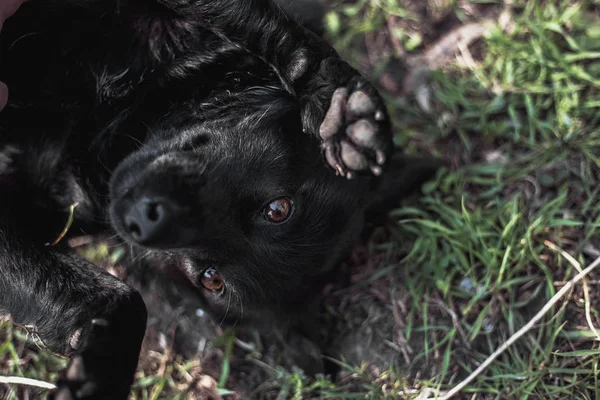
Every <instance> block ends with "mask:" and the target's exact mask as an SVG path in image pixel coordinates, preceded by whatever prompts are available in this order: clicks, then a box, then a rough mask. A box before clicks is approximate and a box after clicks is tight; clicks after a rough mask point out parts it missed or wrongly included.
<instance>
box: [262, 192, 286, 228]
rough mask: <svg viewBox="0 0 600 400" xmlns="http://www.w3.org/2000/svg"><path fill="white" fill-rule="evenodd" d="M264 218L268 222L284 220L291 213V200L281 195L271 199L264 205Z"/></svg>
mask: <svg viewBox="0 0 600 400" xmlns="http://www.w3.org/2000/svg"><path fill="white" fill-rule="evenodd" d="M264 212H265V218H266V219H267V220H268V221H270V222H275V223H280V222H284V221H285V220H286V219H288V217H289V216H290V214H291V213H292V200H290V199H288V198H287V197H281V198H279V199H277V200H273V201H272V202H271V203H270V204H269V205H268V206H266V207H265V210H264Z"/></svg>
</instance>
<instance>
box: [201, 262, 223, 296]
mask: <svg viewBox="0 0 600 400" xmlns="http://www.w3.org/2000/svg"><path fill="white" fill-rule="evenodd" d="M200 280H201V282H202V286H204V287H205V288H206V289H208V290H212V291H215V290H219V289H221V288H222V287H223V285H224V284H225V283H224V282H223V278H221V275H219V273H218V272H217V270H216V269H214V268H212V267H211V268H208V269H207V270H206V271H204V272H203V273H202V278H200Z"/></svg>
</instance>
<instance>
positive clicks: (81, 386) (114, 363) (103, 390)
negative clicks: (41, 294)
mask: <svg viewBox="0 0 600 400" xmlns="http://www.w3.org/2000/svg"><path fill="white" fill-rule="evenodd" d="M100 321H103V320H100ZM102 329H103V326H102V325H101V324H97V323H93V324H92V335H91V336H92V338H96V337H98V336H100V335H98V334H97V332H98V331H102ZM92 343H93V345H92V346H90V347H88V348H87V349H85V350H84V351H82V352H81V353H79V354H77V355H75V356H73V358H71V360H70V361H69V363H68V365H67V367H66V368H65V369H64V370H63V371H62V372H61V375H60V377H59V379H58V381H57V382H56V389H55V390H54V391H53V392H52V393H51V394H50V396H49V397H48V399H49V400H101V399H102V400H106V399H111V400H126V399H127V398H128V396H129V390H130V386H131V379H128V378H129V377H130V374H128V371H127V370H126V369H125V368H123V361H122V360H119V358H120V357H119V353H120V352H122V351H123V350H122V349H119V348H118V343H117V344H115V345H114V346H111V347H109V346H108V343H106V342H105V344H106V345H107V346H102V345H101V344H100V343H101V342H98V341H97V342H92ZM115 347H116V348H115Z"/></svg>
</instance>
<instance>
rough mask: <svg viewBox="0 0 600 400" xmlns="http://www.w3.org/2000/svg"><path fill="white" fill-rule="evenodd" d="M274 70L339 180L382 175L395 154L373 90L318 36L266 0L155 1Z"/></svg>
mask: <svg viewBox="0 0 600 400" xmlns="http://www.w3.org/2000/svg"><path fill="white" fill-rule="evenodd" d="M159 1H161V2H162V3H163V4H165V5H166V6H167V7H169V8H170V9H172V10H173V11H175V12H176V13H177V14H178V15H180V16H181V17H183V18H186V19H192V20H194V21H195V22H196V23H198V24H201V25H202V26H203V27H204V28H205V29H209V30H212V31H214V32H215V33H217V34H218V35H220V36H221V37H224V38H226V39H227V40H229V41H231V42H232V43H235V44H237V45H238V46H239V47H240V48H242V49H245V50H247V51H249V52H252V53H253V54H255V55H258V56H259V57H261V58H262V59H263V60H264V61H265V62H266V63H267V64H268V65H270V66H271V67H272V68H273V69H274V70H275V71H277V73H278V75H279V77H280V79H281V81H282V84H283V86H284V87H285V89H286V90H287V91H288V92H290V93H291V94H293V95H294V96H295V97H296V98H297V99H298V100H299V102H300V103H301V105H302V123H303V128H304V131H305V132H307V133H309V134H313V135H315V136H316V137H318V138H319V139H320V140H321V142H322V145H323V149H324V154H325V158H326V160H327V162H328V163H329V164H330V165H331V166H332V167H333V168H334V169H335V170H336V172H337V173H338V174H340V175H342V176H347V177H352V176H353V175H354V174H355V173H358V172H363V171H371V172H372V173H373V174H375V175H379V174H380V173H381V172H382V169H383V167H384V165H385V164H386V161H387V159H388V158H389V156H390V154H391V151H392V147H393V144H392V134H391V129H390V122H389V118H388V115H387V111H386V108H385V106H384V104H383V101H382V99H381V97H380V96H379V94H378V93H377V91H376V90H375V88H374V87H373V86H372V85H371V84H370V83H369V82H368V81H367V80H366V79H365V78H364V77H362V76H361V75H360V74H359V73H358V72H357V71H356V70H354V69H353V68H351V67H350V66H349V65H348V64H347V63H346V62H344V61H343V60H342V59H341V58H340V57H339V55H338V54H337V53H336V52H335V50H334V49H333V48H332V47H331V46H330V45H329V44H327V43H326V42H325V41H324V40H323V39H322V38H320V37H318V36H316V35H315V34H314V33H312V32H310V31H309V30H307V29H304V28H303V27H302V26H300V25H298V24H297V23H295V22H294V21H292V20H291V19H290V18H288V17H287V16H286V15H285V14H284V13H283V11H281V10H280V8H279V7H278V6H277V5H276V4H275V3H274V2H272V1H270V0H159Z"/></svg>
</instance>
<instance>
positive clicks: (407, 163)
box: [367, 152, 447, 214]
mask: <svg viewBox="0 0 600 400" xmlns="http://www.w3.org/2000/svg"><path fill="white" fill-rule="evenodd" d="M445 166H447V163H446V162H445V161H443V160H441V159H437V158H433V157H412V156H407V155H405V154H402V153H401V152H395V153H394V154H393V155H392V158H391V159H390V161H389V165H388V168H387V170H386V171H385V172H384V173H383V175H382V176H381V177H380V178H379V180H378V182H377V184H376V188H375V190H374V191H373V192H372V197H371V199H370V201H369V206H368V209H367V210H368V213H369V214H380V213H382V212H386V211H387V210H389V209H391V208H393V207H395V206H396V205H397V204H398V201H400V199H402V198H404V197H407V196H409V195H411V194H412V193H414V192H415V191H416V190H418V189H420V188H421V187H422V185H423V184H424V183H425V182H427V181H428V180H430V179H432V178H433V177H434V176H435V174H436V172H437V171H438V170H439V169H441V168H442V167H445Z"/></svg>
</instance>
